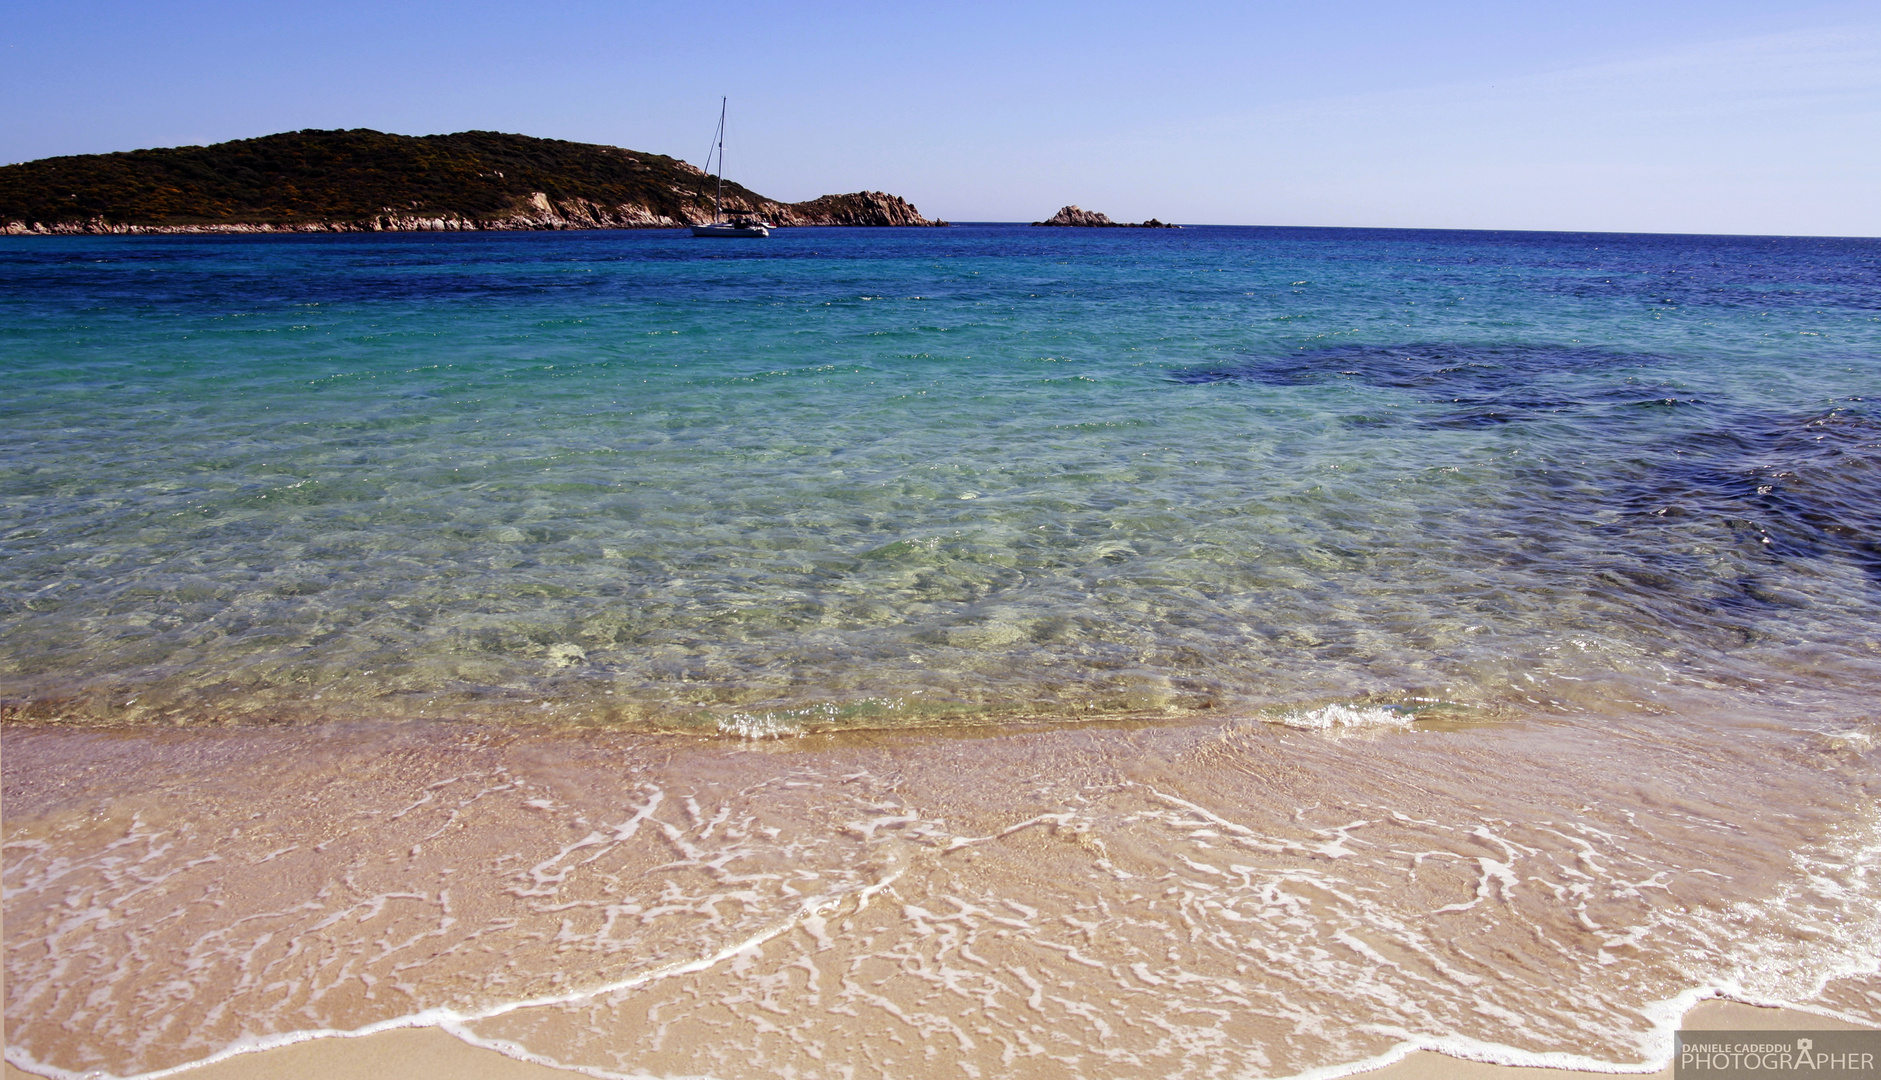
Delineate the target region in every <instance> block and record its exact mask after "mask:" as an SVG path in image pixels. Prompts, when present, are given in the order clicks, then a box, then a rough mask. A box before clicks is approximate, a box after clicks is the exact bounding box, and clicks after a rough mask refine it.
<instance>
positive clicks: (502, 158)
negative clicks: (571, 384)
mask: <svg viewBox="0 0 1881 1080" xmlns="http://www.w3.org/2000/svg"><path fill="white" fill-rule="evenodd" d="M718 187H719V185H718V182H717V181H716V180H715V179H714V178H713V177H710V176H708V175H707V174H705V173H704V172H702V171H700V170H699V169H697V168H694V167H693V166H692V165H689V164H687V163H686V162H684V161H680V160H678V159H676V158H669V157H666V156H664V155H660V154H646V153H641V152H639V151H634V150H623V149H621V148H619V147H612V146H596V145H590V144H586V143H571V142H563V141H561V140H556V139H535V138H530V137H528V136H524V135H506V134H501V133H498V132H484V131H469V132H459V133H457V134H455V135H428V136H424V137H422V138H414V137H411V136H404V135H387V134H383V133H381V132H376V131H368V130H365V129H359V130H354V131H301V132H289V133H285V134H281V135H270V136H267V137H264V138H260V139H246V140H240V141H237V142H229V143H219V144H217V145H214V146H191V147H179V148H173V149H164V150H138V151H132V152H130V153H122V154H92V155H84V156H78V157H63V158H47V159H44V160H42V161H33V162H27V163H25V164H22V165H10V166H6V167H5V168H0V232H4V233H6V234H10V235H58V234H105V233H250V232H253V233H277V232H293V233H315V232H382V231H397V232H405V231H414V232H455V231H469V230H484V229H496V230H517V229H523V230H537V229H634V228H653V229H659V228H678V227H682V226H685V225H692V224H699V223H702V222H707V221H710V220H712V216H713V204H714V198H715V196H717V194H718ZM723 207H724V209H725V210H726V211H728V212H744V213H753V214H757V215H760V216H763V217H766V218H769V219H770V220H772V221H774V222H776V223H777V224H780V225H930V224H937V223H936V222H930V221H928V220H927V219H926V218H923V217H922V216H921V214H920V212H919V211H918V210H916V209H915V208H914V207H913V206H912V205H910V204H909V203H908V202H907V201H905V200H903V199H900V198H897V197H896V196H893V195H887V194H883V193H881V192H871V191H863V192H856V193H854V194H850V195H825V196H823V197H822V198H819V199H813V200H810V201H809V202H804V203H781V202H778V201H777V200H775V199H767V198H765V197H764V196H762V195H759V194H757V193H756V192H754V191H751V190H750V189H748V188H746V187H744V186H743V185H741V184H738V183H735V182H733V181H731V180H726V181H725V183H724V189H723Z"/></svg>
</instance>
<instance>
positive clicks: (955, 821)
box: [5, 718, 1881, 1080]
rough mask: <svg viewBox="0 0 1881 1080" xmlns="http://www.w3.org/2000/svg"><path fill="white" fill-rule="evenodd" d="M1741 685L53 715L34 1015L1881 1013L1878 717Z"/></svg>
mask: <svg viewBox="0 0 1881 1080" xmlns="http://www.w3.org/2000/svg"><path fill="white" fill-rule="evenodd" d="M1724 725H1725V720H1724V719H1714V720H1713V721H1712V722H1711V723H1709V724H1707V725H1704V726H1697V725H1692V724H1681V723H1678V722H1676V721H1668V720H1664V719H1655V718H1646V719H1639V720H1634V721H1633V722H1631V723H1628V724H1626V725H1624V726H1622V725H1620V724H1618V723H1615V724H1612V725H1609V726H1605V727H1603V728H1600V729H1598V730H1593V729H1590V727H1588V726H1587V725H1580V724H1565V723H1561V722H1558V721H1548V720H1544V719H1540V718H1536V719H1531V720H1528V721H1522V722H1514V723H1498V724H1490V725H1469V726H1463V727H1453V728H1439V727H1431V726H1424V725H1420V726H1419V727H1418V728H1416V729H1409V728H1396V727H1393V728H1380V729H1375V730H1372V729H1362V730H1357V731H1351V732H1347V733H1343V734H1342V733H1340V732H1337V731H1332V732H1326V731H1308V730H1294V729H1291V728H1287V727H1284V726H1279V725H1275V724H1267V723H1251V722H1229V723H1223V722H1206V723H1204V722H1192V723H1164V724H1149V725H1131V726H1121V725H1119V726H1110V725H1097V726H1089V727H1078V728H1067V727H1044V728H1039V729H1035V730H1007V731H1002V732H989V731H956V732H926V733H881V734H875V735H871V734H869V733H853V734H850V735H845V736H841V737H836V736H832V737H827V738H804V739H796V740H782V741H759V742H743V741H736V742H734V741H728V740H692V739H675V738H666V737H653V736H647V735H633V734H629V733H607V732H593V731H589V732H577V731H566V732H556V731H540V732H533V733H530V732H518V731H515V730H502V729H491V728H483V727H478V726H476V725H431V724H421V725H409V724H407V725H398V724H394V725H378V724H368V725H349V724H335V725H328V726H323V727H320V728H308V729H295V728H282V729H273V730H258V729H226V730H197V731H174V730H173V731H160V730H144V731H122V730H118V731H85V730H78V729H56V728H40V729H33V728H25V727H18V728H11V729H9V730H8V731H7V736H6V737H7V743H8V745H7V771H6V774H5V778H6V799H7V811H8V819H7V845H8V847H7V852H8V854H7V864H6V873H7V878H8V889H9V893H8V903H7V933H8V942H7V944H8V950H7V952H8V955H7V965H8V971H7V974H8V980H7V983H8V986H7V994H8V1006H9V1010H10V1012H11V1014H12V1020H11V1022H10V1023H9V1030H8V1036H9V1039H10V1040H11V1044H12V1047H13V1052H14V1053H15V1054H16V1055H24V1056H23V1057H20V1056H16V1057H15V1059H14V1060H16V1061H21V1062H22V1063H28V1064H30V1063H34V1062H45V1063H47V1064H48V1065H49V1066H51V1067H53V1068H58V1069H64V1070H66V1071H67V1073H68V1074H81V1075H82V1074H83V1073H85V1072H88V1071H91V1070H94V1069H95V1070H100V1071H102V1072H104V1073H107V1074H115V1075H124V1076H127V1075H134V1074H140V1073H150V1072H161V1071H164V1070H170V1069H176V1070H178V1071H179V1072H186V1073H188V1074H189V1075H191V1076H208V1077H215V1076H227V1077H231V1078H234V1077H247V1076H271V1075H278V1076H295V1075H321V1076H350V1075H359V1076H367V1075H410V1076H424V1075H432V1074H431V1073H426V1072H424V1071H421V1070H422V1069H429V1068H432V1067H433V1063H435V1068H436V1069H437V1070H439V1071H438V1072H437V1073H436V1075H440V1076H442V1075H443V1074H444V1073H445V1072H449V1073H450V1074H452V1075H453V1076H466V1077H476V1076H516V1077H523V1076H527V1075H536V1076H538V1077H542V1076H546V1075H549V1074H547V1073H543V1072H541V1071H539V1070H534V1071H531V1070H523V1067H522V1066H521V1065H520V1064H518V1063H515V1062H513V1061H511V1060H510V1059H508V1058H504V1057H502V1056H501V1055H498V1054H494V1053H492V1052H490V1051H483V1050H477V1049H475V1048H474V1047H472V1046H469V1045H467V1044H465V1043H461V1042H458V1041H457V1040H456V1039H454V1038H453V1037H452V1035H451V1034H450V1033H448V1032H446V1031H441V1030H437V1029H427V1028H422V1027H410V1028H407V1027H399V1026H396V1025H400V1024H428V1023H435V1022H437V1019H436V1018H437V1016H438V1013H431V1014H430V1015H421V1014H425V1013H426V1012H427V1010H438V1011H439V1013H442V1014H444V1015H449V1016H456V1017H459V1018H462V1019H461V1023H462V1025H463V1030H464V1032H466V1036H465V1037H466V1038H474V1039H476V1040H479V1041H480V1042H483V1043H484V1044H485V1045H514V1046H520V1047H523V1048H525V1052H528V1053H534V1054H537V1055H540V1057H541V1059H543V1060H552V1061H556V1062H565V1063H568V1064H570V1065H575V1066H578V1067H580V1068H582V1069H588V1070H594V1073H593V1074H594V1075H607V1074H613V1075H651V1076H717V1077H721V1078H723V1080H739V1078H750V1077H760V1076H772V1075H779V1074H791V1073H793V1072H794V1074H795V1075H800V1076H817V1075H837V1074H838V1071H839V1070H840V1069H842V1068H845V1067H849V1068H853V1069H854V1071H855V1072H856V1073H857V1074H859V1075H874V1076H888V1077H905V1076H917V1075H934V1076H939V1075H951V1074H953V1073H955V1072H958V1073H960V1074H961V1075H966V1076H974V1075H979V1076H1013V1077H1052V1078H1053V1080H1060V1078H1064V1080H1070V1078H1074V1077H1081V1078H1084V1080H1126V1078H1146V1080H1147V1078H1151V1077H1161V1078H1166V1077H1169V1076H1172V1075H1177V1074H1179V1073H1183V1072H1184V1071H1185V1070H1186V1071H1187V1072H1195V1071H1196V1069H1195V1066H1194V1065H1193V1064H1192V1063H1194V1062H1198V1061H1208V1062H1212V1063H1214V1064H1215V1066H1216V1067H1218V1068H1219V1069H1220V1070H1221V1071H1222V1072H1224V1073H1228V1074H1232V1075H1246V1076H1290V1075H1299V1074H1312V1075H1316V1076H1321V1077H1325V1076H1331V1075H1335V1074H1336V1073H1337V1070H1338V1069H1339V1068H1340V1067H1341V1064H1342V1063H1352V1062H1365V1061H1376V1062H1380V1063H1381V1065H1382V1064H1383V1063H1385V1062H1387V1061H1389V1058H1390V1055H1391V1054H1392V1048H1393V1047H1394V1046H1400V1045H1406V1044H1409V1045H1441V1042H1442V1040H1447V1039H1461V1040H1473V1041H1474V1042H1475V1043H1476V1044H1477V1045H1483V1046H1486V1047H1495V1048H1499V1049H1497V1050H1495V1051H1493V1052H1495V1053H1496V1054H1497V1056H1498V1057H1499V1058H1500V1060H1503V1061H1520V1060H1525V1059H1526V1060H1537V1061H1538V1064H1553V1063H1566V1064H1572V1065H1575V1066H1577V1067H1579V1066H1580V1065H1581V1063H1582V1062H1586V1063H1587V1067H1591V1068H1593V1069H1606V1070H1612V1071H1620V1070H1623V1069H1625V1068H1626V1063H1627V1062H1629V1061H1638V1060H1641V1059H1642V1058H1643V1057H1648V1056H1650V1055H1651V1054H1652V1053H1654V1052H1655V1048H1656V1047H1658V1046H1660V1045H1662V1044H1661V1043H1660V1042H1659V1041H1658V1040H1659V1039H1661V1038H1663V1035H1662V1034H1660V1035H1655V1033H1656V1032H1658V1033H1662V1032H1664V1031H1665V1030H1667V1027H1668V1026H1669V1025H1670V1024H1671V1023H1672V1022H1673V1021H1674V1020H1675V1018H1676V1017H1677V1016H1678V1012H1677V1011H1676V1010H1677V1008H1678V1007H1679V1006H1677V1005H1675V1004H1674V1003H1675V1002H1678V1001H1690V1000H1692V999H1693V998H1694V997H1700V996H1704V995H1706V994H1710V995H1718V996H1742V997H1746V998H1750V999H1752V1000H1763V1001H1771V1002H1790V1003H1795V1004H1799V1005H1805V1006H1806V1007H1810V1008H1822V1009H1827V1010H1831V1011H1833V1012H1835V1013H1837V1014H1839V1015H1842V1016H1847V1017H1851V1018H1854V1019H1858V1020H1867V1019H1871V1018H1872V1017H1873V1016H1875V1015H1876V1014H1877V1004H1878V1003H1881V982H1877V980H1876V977H1875V974H1874V971H1875V967H1874V963H1873V947H1874V941H1875V940H1876V939H1877V936H1878V935H1877V934H1876V932H1875V929H1874V928H1875V926H1876V925H1877V923H1878V922H1881V916H1877V914H1876V912H1875V910H1874V904H1873V901H1872V888H1871V886H1870V885H1869V884H1868V881H1867V875H1868V872H1869V868H1871V867H1872V866H1874V865H1875V857H1874V851H1875V850H1876V846H1877V844H1876V841H1875V838H1874V836H1873V835H1872V828H1871V825H1872V822H1871V821H1870V818H1869V813H1868V808H1869V807H1871V806H1872V802H1871V801H1870V799H1869V796H1868V793H1867V787H1868V782H1867V781H1868V778H1869V777H1871V776H1872V775H1873V774H1872V772H1871V769H1870V760H1871V759H1870V755H1869V751H1868V749H1867V747H1868V745H1869V744H1868V743H1867V741H1866V740H1861V739H1853V738H1849V739H1840V740H1830V739H1824V738H1816V739H1813V740H1811V739H1800V738H1798V737H1796V736H1795V735H1794V734H1792V733H1791V732H1789V731H1788V730H1786V729H1784V728H1781V727H1777V726H1774V725H1768V724H1765V725H1763V726H1761V727H1760V726H1757V725H1754V724H1750V723H1738V724H1735V725H1732V726H1730V727H1729V728H1726V727H1725V726H1724ZM155 1001H162V1002H163V1007H162V1008H153V1007H152V1005H153V1002H155ZM1752 1015H1753V1016H1769V1015H1772V1014H1767V1013H1754V1014H1752ZM1705 1023H1706V1025H1707V1026H1715V1025H1714V1023H1713V1022H1712V1021H1710V1020H1707V1021H1705ZM1790 1023H1791V1024H1792V1025H1796V1024H1800V1025H1801V1026H1805V1027H1823V1026H1829V1025H1827V1024H1826V1023H1825V1022H1823V1021H1820V1020H1817V1019H1815V1018H1814V1017H1811V1016H1806V1015H1805V1016H1803V1017H1801V1018H1800V1019H1794V1020H1792V1021H1790ZM360 1029H368V1030H375V1029H376V1030H379V1031H381V1032H382V1033H381V1034H375V1035H370V1036H363V1037H357V1038H322V1039H315V1040H310V1041H306V1042H299V1043H295V1042H292V1041H291V1040H292V1039H293V1038H294V1034H293V1033H294V1032H296V1031H319V1030H329V1031H346V1030H360ZM257 1035H259V1036H261V1037H265V1038H268V1039H270V1040H271V1041H272V1042H274V1043H275V1048H274V1049H270V1050H266V1051H257V1052H252V1053H247V1054H242V1055H238V1056H236V1057H233V1058H229V1059H227V1060H225V1061H224V1062H222V1063H220V1064H216V1065H209V1066H194V1067H191V1063H192V1062H195V1061H201V1060H203V1059H205V1058H207V1057H210V1056H212V1055H214V1054H215V1053H216V1052H218V1051H219V1050H221V1049H223V1048H224V1047H227V1046H230V1045H240V1044H241V1042H242V1041H243V1040H244V1039H246V1038H251V1037H255V1036H257ZM384 1055H393V1056H394V1057H395V1058H398V1059H399V1060H407V1059H408V1060H409V1061H411V1062H415V1063H418V1064H410V1065H407V1064H397V1063H392V1064H388V1063H387V1061H386V1060H383V1056H384ZM1551 1056H1553V1057H1552V1059H1551ZM831 1059H839V1060H831ZM269 1063H280V1064H278V1065H275V1064H269ZM1387 1068H1388V1069H1390V1070H1395V1071H1385V1069H1387ZM1463 1068H1464V1066H1461V1065H1459V1064H1457V1063H1456V1062H1455V1061H1453V1060H1450V1059H1447V1058H1443V1057H1438V1056H1436V1055H1432V1054H1419V1055H1416V1056H1414V1057H1412V1058H1410V1059H1406V1060H1402V1061H1398V1062H1394V1063H1390V1064H1389V1065H1385V1066H1383V1067H1382V1068H1381V1069H1379V1070H1374V1072H1375V1073H1376V1074H1378V1075H1384V1076H1420V1075H1425V1076H1429V1075H1443V1076H1453V1075H1483V1076H1491V1075H1498V1074H1497V1073H1494V1072H1482V1071H1481V1070H1477V1071H1476V1072H1474V1073H1473V1074H1472V1073H1469V1072H1459V1071H1458V1070H1460V1069H1463ZM266 1069H278V1070H280V1071H277V1072H267V1071H260V1070H266ZM1420 1069H1421V1070H1425V1071H1424V1072H1419V1071H1418V1070H1420ZM216 1070H222V1071H221V1072H217V1071H216ZM349 1070H356V1071H349ZM491 1070H498V1071H491ZM518 1070H523V1071H518ZM1430 1070H1436V1071H1434V1072H1432V1071H1430ZM1514 1075H1527V1076H1534V1075H1538V1070H1534V1069H1527V1070H1524V1071H1523V1072H1521V1073H1518V1074H1514Z"/></svg>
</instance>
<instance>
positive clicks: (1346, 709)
mask: <svg viewBox="0 0 1881 1080" xmlns="http://www.w3.org/2000/svg"><path fill="white" fill-rule="evenodd" d="M1414 719H1416V718H1415V717H1414V716H1412V715H1411V713H1410V712H1408V711H1406V710H1404V709H1402V708H1399V707H1396V706H1391V705H1345V704H1340V703H1338V702H1335V703H1333V704H1331V705H1322V706H1320V707H1319V708H1317V709H1290V710H1288V711H1286V712H1283V713H1278V714H1275V715H1274V716H1272V717H1269V718H1268V722H1269V723H1274V724H1280V725H1282V726H1284V727H1290V728H1299V729H1300V730H1302V731H1335V730H1338V729H1341V728H1381V727H1393V728H1407V727H1410V726H1411V721H1412V720H1414Z"/></svg>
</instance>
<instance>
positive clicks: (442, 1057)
mask: <svg viewBox="0 0 1881 1080" xmlns="http://www.w3.org/2000/svg"><path fill="white" fill-rule="evenodd" d="M1683 1027H1685V1028H1687V1029H1696V1030H1707V1029H1747V1030H1756V1031H1808V1030H1836V1029H1852V1028H1855V1027H1856V1025H1854V1024H1848V1023H1844V1022H1842V1021H1839V1020H1831V1019H1827V1018H1824V1017H1820V1016H1812V1015H1810V1014H1809V1013H1803V1012H1797V1011H1795V1010H1792V1009H1759V1008H1754V1007H1752V1006H1749V1005H1740V1004H1737V1003H1736V1002H1728V1001H1707V1002H1704V1003H1702V1004H1700V1005H1699V1006H1697V1007H1696V1008H1694V1009H1693V1010H1692V1011H1691V1012H1689V1013H1687V1014H1686V1016H1685V1023H1684V1024H1683ZM5 1075H6V1080H30V1077H31V1074H29V1073H25V1072H22V1071H20V1070H18V1069H15V1068H14V1067H13V1066H11V1065H8V1066H6V1074H5ZM183 1075H185V1076H188V1077H190V1078H191V1080H301V1078H303V1077H315V1076H317V1077H322V1078H323V1080H380V1078H382V1077H387V1076H397V1077H402V1078H404V1080H557V1078H568V1077H577V1076H583V1075H585V1074H583V1073H578V1072H574V1071H571V1070H566V1069H555V1068H550V1067H548V1066H544V1065H536V1064H532V1063H530V1062H526V1061H518V1060H516V1059H514V1058H509V1057H505V1056H503V1055H502V1054H499V1053H497V1052H495V1051H494V1050H486V1049H483V1048H482V1047H477V1046H471V1045H469V1044H468V1043H464V1042H460V1041H458V1040H457V1039H454V1038H452V1037H451V1036H449V1035H447V1034H445V1033H444V1032H442V1031H439V1030H437V1029H436V1028H408V1029H405V1030H401V1031H387V1032H381V1033H379V1034H377V1035H369V1036H365V1037H363V1038H356V1039H318V1040H314V1041H312V1042H305V1043H298V1044H296V1045H294V1046H285V1047H281V1048H279V1049H275V1050H267V1051H261V1052H258V1053H253V1054H244V1055H242V1056H240V1057H236V1058H230V1059H228V1060H226V1061H220V1062H217V1063H215V1064H213V1065H204V1066H202V1067H201V1068H197V1069H191V1070H189V1071H187V1072H186V1073H184V1074H183ZM1362 1075H1364V1076H1366V1077H1370V1078H1375V1080H1497V1078H1503V1080H1549V1078H1553V1077H1570V1076H1583V1077H1591V1076H1604V1075H1611V1074H1606V1073H1596V1072H1573V1071H1567V1070H1562V1069H1531V1068H1517V1067H1514V1066H1509V1065H1487V1064H1484V1063H1482V1062H1477V1061H1462V1060H1458V1059H1456V1058H1451V1057H1445V1056H1443V1055H1442V1054H1434V1053H1430V1052H1428V1051H1420V1052H1418V1053H1415V1054H1412V1055H1411V1056H1410V1057H1408V1058H1405V1059H1404V1060H1402V1061H1399V1062H1396V1063H1394V1064H1391V1065H1387V1066H1385V1067H1384V1068H1381V1069H1374V1070H1372V1071H1370V1072H1366V1073H1364V1074H1362ZM1647 1075H1650V1076H1653V1077H1664V1078H1669V1077H1671V1075H1672V1069H1671V1067H1670V1066H1668V1067H1666V1068H1664V1069H1660V1070H1659V1071H1658V1072H1655V1073H1650V1074H1647Z"/></svg>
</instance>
